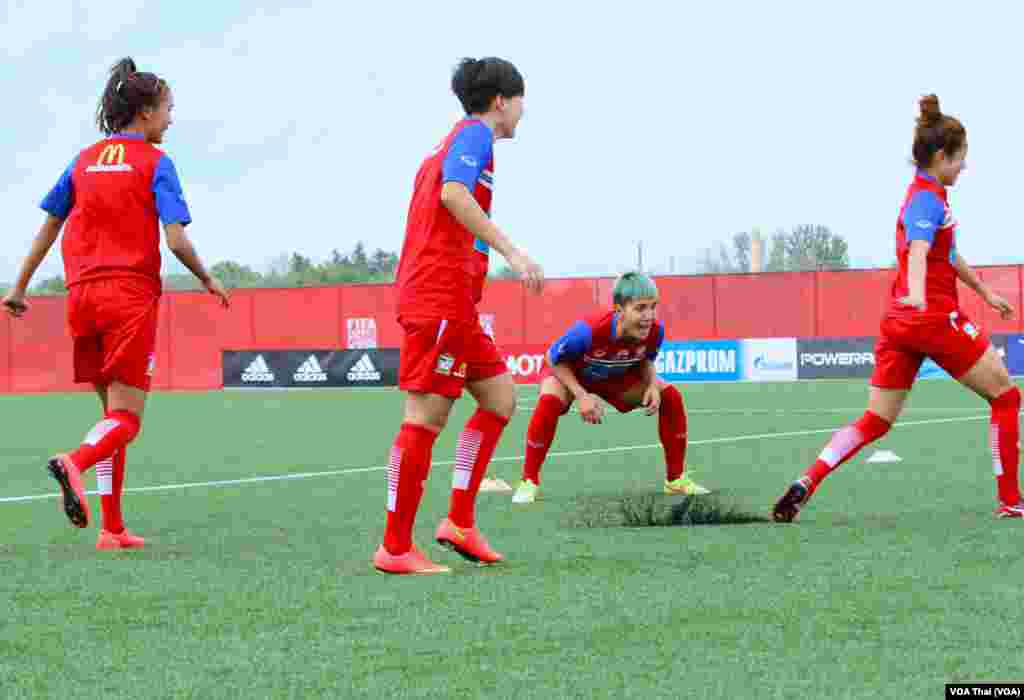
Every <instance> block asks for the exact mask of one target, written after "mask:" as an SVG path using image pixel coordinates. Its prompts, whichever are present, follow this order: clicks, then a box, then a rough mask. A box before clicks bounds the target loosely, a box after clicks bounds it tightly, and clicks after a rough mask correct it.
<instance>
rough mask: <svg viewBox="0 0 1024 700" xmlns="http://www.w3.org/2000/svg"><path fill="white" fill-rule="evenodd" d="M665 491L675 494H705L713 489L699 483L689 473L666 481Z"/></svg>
mask: <svg viewBox="0 0 1024 700" xmlns="http://www.w3.org/2000/svg"><path fill="white" fill-rule="evenodd" d="M665 493H667V494H669V495H674V496H704V495H707V494H709V493H711V491H709V490H708V489H706V488H704V487H703V486H701V485H700V484H698V483H697V482H696V481H694V480H693V479H691V478H690V477H689V476H688V475H687V474H683V475H682V476H681V477H679V478H678V479H676V480H675V481H666V482H665Z"/></svg>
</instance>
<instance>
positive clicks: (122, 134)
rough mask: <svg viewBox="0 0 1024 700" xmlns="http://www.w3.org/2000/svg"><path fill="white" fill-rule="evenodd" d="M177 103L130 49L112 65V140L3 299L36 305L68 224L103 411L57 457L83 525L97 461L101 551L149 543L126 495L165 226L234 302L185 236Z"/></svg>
mask: <svg viewBox="0 0 1024 700" xmlns="http://www.w3.org/2000/svg"><path fill="white" fill-rule="evenodd" d="M173 107H174V99H173V95H172V93H171V88H170V86H169V85H168V84H167V82H166V81H165V80H164V79H163V78H160V77H159V76H157V75H155V74H153V73H147V72H142V71H139V70H138V68H137V66H136V65H135V61H133V60H132V59H131V58H124V59H121V60H120V61H118V62H117V63H116V64H115V65H114V66H113V68H111V70H110V76H109V78H108V79H107V84H106V87H105V88H104V90H103V94H102V96H101V97H100V100H99V106H98V107H97V109H96V125H97V127H99V130H100V131H101V132H102V133H103V134H104V135H105V136H106V137H107V138H104V139H103V140H101V141H99V142H98V143H95V144H93V145H92V146H89V147H88V148H86V149H85V150H83V151H81V152H80V153H79V154H78V155H77V156H76V157H75V158H74V159H73V160H72V162H71V165H69V166H68V168H67V169H66V170H65V171H64V174H63V175H61V177H60V179H59V180H58V181H57V184H56V185H55V186H54V187H53V189H52V190H50V192H49V194H47V195H46V197H45V199H43V201H42V204H41V207H42V209H43V210H44V211H45V212H46V220H45V221H44V222H43V225H42V227H41V228H40V230H39V233H38V234H37V235H36V238H35V240H34V242H33V243H32V248H31V250H30V252H29V254H28V257H27V258H26V260H25V262H24V264H23V265H22V268H21V272H20V274H19V276H18V280H17V282H16V283H15V286H14V289H13V290H12V291H11V292H10V293H9V294H8V295H7V296H6V297H4V299H3V301H2V304H3V306H4V307H5V308H6V310H7V311H8V313H10V314H11V315H12V316H14V317H15V318H20V317H21V316H23V315H24V314H25V313H26V312H27V311H29V305H28V303H27V302H26V300H25V294H26V290H27V289H28V286H29V283H30V282H31V280H32V275H33V274H34V273H35V271H36V269H37V268H38V267H39V265H40V263H42V261H43V259H44V258H45V257H46V254H47V253H48V252H49V250H50V248H51V247H52V246H53V244H54V242H55V241H56V240H57V236H58V235H60V233H61V230H62V229H63V231H64V237H63V241H62V243H61V252H62V254H63V257H64V280H65V284H66V285H67V287H68V302H67V314H68V326H69V329H70V332H71V336H72V338H73V340H74V374H75V381H76V382H82V383H88V384H91V385H93V387H94V388H95V390H96V393H97V394H98V396H99V399H100V403H101V404H102V408H103V415H102V417H101V419H100V421H99V422H98V423H97V424H96V425H95V426H94V427H93V428H92V429H91V430H90V431H89V432H88V433H87V434H86V436H85V438H84V439H83V440H82V443H81V444H80V445H79V446H78V448H77V449H75V450H74V451H72V452H70V453H69V454H58V455H56V456H55V457H53V458H52V459H50V460H49V463H48V465H47V466H48V469H49V473H50V474H51V475H52V476H53V478H54V479H56V481H57V483H58V485H59V486H60V489H61V493H62V495H63V499H64V512H65V514H66V515H67V517H68V519H69V520H70V521H71V523H72V524H73V525H74V526H76V527H80V528H84V527H87V526H88V525H89V523H90V520H91V518H90V511H89V502H88V500H87V499H86V496H85V489H84V485H83V482H82V475H83V473H84V472H86V471H87V470H88V469H90V468H91V467H93V466H95V467H96V482H97V485H98V487H99V488H98V490H99V492H100V504H101V506H102V515H103V517H102V526H101V529H100V534H99V538H98V539H97V542H96V548H97V549H130V548H139V547H142V546H143V545H144V544H145V540H143V538H141V537H139V536H137V535H134V534H132V533H131V532H129V531H128V530H127V529H126V528H125V526H124V521H123V518H122V514H121V493H122V489H123V486H124V471H125V460H126V450H127V447H128V444H129V443H130V442H132V441H133V440H134V439H135V437H136V436H137V435H138V433H139V430H140V429H141V426H142V413H143V409H144V408H145V405H146V396H147V394H148V392H149V388H150V383H151V381H152V376H153V369H154V367H155V363H156V358H155V352H156V334H157V315H158V309H159V303H160V293H161V281H160V224H161V223H163V226H164V232H165V234H166V237H167V245H168V247H169V248H170V249H171V252H173V253H174V254H175V256H177V258H178V259H179V260H181V262H182V263H184V264H185V266H186V267H188V268H189V269H190V270H191V271H192V272H193V273H194V274H195V275H196V277H198V278H199V280H200V281H201V282H202V283H203V285H204V286H205V287H206V289H207V290H208V291H209V292H210V293H211V294H214V295H216V296H217V297H218V298H219V299H220V301H221V302H222V303H223V305H224V306H225V307H226V306H227V305H228V296H227V293H226V292H225V290H224V288H223V287H222V286H221V284H220V282H218V281H217V280H216V279H214V278H213V277H211V276H210V274H209V273H208V272H207V271H206V267H205V266H204V265H203V263H202V261H201V260H200V259H199V257H198V255H197V254H196V252H195V249H194V248H193V247H192V243H191V242H190V241H189V238H188V236H187V235H186V234H185V226H187V225H188V224H189V223H190V222H191V221H192V216H191V214H190V213H189V209H188V206H187V205H186V203H185V197H184V194H183V193H182V189H181V183H180V182H179V181H178V174H177V172H176V170H175V168H174V163H173V162H172V161H171V159H170V157H169V156H167V155H166V154H165V153H164V152H163V151H162V150H160V149H158V148H157V147H156V144H161V143H163V139H164V134H165V132H166V131H167V129H168V127H169V126H170V125H171V110H172V109H173Z"/></svg>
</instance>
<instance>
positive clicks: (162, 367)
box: [152, 296, 199, 390]
mask: <svg viewBox="0 0 1024 700" xmlns="http://www.w3.org/2000/svg"><path fill="white" fill-rule="evenodd" d="M173 299H174V297H171V296H164V297H161V298H160V312H159V313H160V316H159V318H158V321H157V327H156V352H155V357H154V358H153V359H154V365H155V366H154V368H153V385H152V386H153V388H154V389H157V390H165V389H173V388H174V381H173V379H172V377H171V338H172V334H171V314H170V307H171V301H172V300H173ZM196 350H197V351H198V350H199V349H198V348H196Z"/></svg>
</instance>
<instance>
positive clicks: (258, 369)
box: [242, 355, 274, 383]
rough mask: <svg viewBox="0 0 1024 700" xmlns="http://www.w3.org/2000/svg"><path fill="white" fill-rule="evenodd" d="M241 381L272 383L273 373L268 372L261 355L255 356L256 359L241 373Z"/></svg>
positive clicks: (265, 362) (268, 369) (268, 368)
mask: <svg viewBox="0 0 1024 700" xmlns="http://www.w3.org/2000/svg"><path fill="white" fill-rule="evenodd" d="M242 381H243V382H246V383H253V382H257V383H258V382H272V381H274V373H273V372H271V371H270V367H268V366H267V361H266V360H264V359H263V355H257V356H256V359H255V360H253V361H252V362H250V363H249V366H248V367H246V368H245V371H244V372H242Z"/></svg>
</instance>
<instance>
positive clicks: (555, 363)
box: [512, 272, 708, 503]
mask: <svg viewBox="0 0 1024 700" xmlns="http://www.w3.org/2000/svg"><path fill="white" fill-rule="evenodd" d="M612 299H613V301H614V308H613V309H612V310H611V311H604V312H601V313H597V314H594V315H592V316H590V317H588V318H586V319H584V320H582V321H577V322H576V323H575V324H573V326H572V327H571V328H570V329H569V330H568V332H567V333H566V334H565V335H564V336H562V337H561V338H559V339H558V340H556V341H555V343H554V344H553V345H552V346H551V348H550V349H549V350H548V353H547V367H546V368H545V370H544V377H543V379H542V382H541V389H540V399H539V400H538V402H537V408H536V409H534V412H533V417H532V418H531V419H530V426H529V428H528V430H527V433H526V462H525V464H524V465H523V476H522V481H520V483H519V487H518V488H517V489H516V492H515V494H514V495H513V497H512V502H513V503H533V502H534V501H535V500H536V499H537V492H538V487H539V486H540V468H541V465H542V464H543V463H544V458H545V457H546V456H547V453H548V448H549V447H550V446H551V441H552V440H553V439H554V437H555V429H556V427H557V426H558V419H559V418H560V417H561V416H563V415H565V413H567V412H568V411H569V407H570V406H571V405H572V402H573V401H577V402H578V405H579V412H580V415H581V416H582V417H583V421H584V422H586V423H593V424H597V423H600V422H602V419H603V416H604V408H603V406H602V404H601V402H600V401H599V398H600V399H604V400H605V401H607V402H608V403H609V404H611V405H612V406H614V407H615V408H616V409H618V410H619V411H620V412H621V413H628V412H629V411H632V410H634V409H637V408H641V407H642V408H643V409H644V412H645V413H646V414H647V415H649V416H653V415H654V414H657V415H658V436H659V437H660V438H661V444H662V445H663V446H664V448H665V472H666V474H665V486H664V490H665V493H668V494H687V495H699V494H706V493H708V490H707V489H705V488H704V487H702V486H700V485H698V484H697V483H695V482H694V481H692V480H691V479H690V478H689V477H688V476H685V475H684V474H683V471H684V469H685V463H686V407H685V406H684V405H683V395H682V394H681V393H680V392H679V390H678V389H677V388H676V387H674V386H671V385H669V384H666V383H665V382H663V381H662V380H660V379H659V378H658V376H657V374H656V373H655V369H654V359H655V358H656V357H657V356H658V350H659V348H660V347H661V343H662V341H663V340H664V339H665V327H664V325H663V324H661V323H660V322H658V321H657V320H656V318H655V317H656V312H657V307H658V288H657V287H656V286H655V284H654V281H653V280H652V279H651V278H650V277H647V276H646V275H643V274H639V273H636V272H629V273H626V274H625V275H623V276H622V277H621V278H619V280H618V281H617V282H616V284H615V289H614V291H613V293H612Z"/></svg>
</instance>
